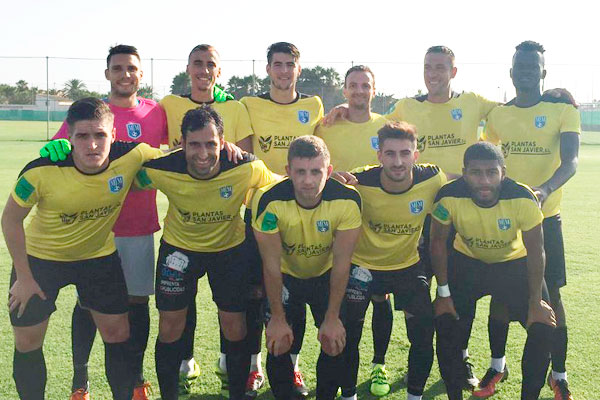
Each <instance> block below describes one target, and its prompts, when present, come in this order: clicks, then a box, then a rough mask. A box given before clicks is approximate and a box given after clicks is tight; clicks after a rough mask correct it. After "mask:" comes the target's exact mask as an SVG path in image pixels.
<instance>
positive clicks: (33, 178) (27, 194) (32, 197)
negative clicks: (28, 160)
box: [11, 169, 41, 208]
mask: <svg viewBox="0 0 600 400" xmlns="http://www.w3.org/2000/svg"><path fill="white" fill-rule="evenodd" d="M40 185H41V182H40V176H39V173H38V171H36V169H30V170H28V171H26V172H24V173H23V174H21V176H19V179H18V180H17V183H16V184H15V186H14V188H13V190H12V192H11V196H12V198H13V200H14V201H15V202H16V203H17V204H18V205H20V206H21V207H25V208H31V207H33V206H34V205H35V204H36V203H37V202H38V201H39V199H40Z"/></svg>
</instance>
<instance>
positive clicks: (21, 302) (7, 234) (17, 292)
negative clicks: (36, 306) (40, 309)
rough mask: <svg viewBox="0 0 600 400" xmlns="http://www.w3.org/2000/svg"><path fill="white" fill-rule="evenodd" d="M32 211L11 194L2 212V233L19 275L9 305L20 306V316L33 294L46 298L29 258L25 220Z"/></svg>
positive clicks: (11, 291)
mask: <svg viewBox="0 0 600 400" xmlns="http://www.w3.org/2000/svg"><path fill="white" fill-rule="evenodd" d="M30 211H31V208H28V207H21V206H20V205H19V204H17V202H16V201H15V200H14V199H13V198H12V196H9V197H8V201H7V202H6V206H5V207H4V211H3V213H2V233H3V234H4V241H5V242H6V247H7V248H8V252H9V253H10V256H11V258H12V260H13V265H14V268H15V272H16V275H17V279H16V281H15V283H14V284H13V285H12V287H11V288H10V291H9V293H10V297H9V299H8V306H9V310H10V312H12V311H13V310H14V309H16V308H17V307H18V308H19V312H18V314H17V315H18V316H19V317H20V316H21V315H22V314H23V311H25V307H26V306H27V303H28V302H29V299H31V297H32V296H33V295H36V294H37V295H38V296H40V297H41V298H42V299H44V300H46V296H45V294H44V292H42V289H40V286H39V285H38V283H37V282H36V281H35V279H34V278H33V275H32V274H31V269H30V268H29V261H28V260H27V249H26V247H25V230H24V229H23V221H24V220H25V218H26V217H27V215H28V214H29V212H30Z"/></svg>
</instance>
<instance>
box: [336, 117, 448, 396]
mask: <svg viewBox="0 0 600 400" xmlns="http://www.w3.org/2000/svg"><path fill="white" fill-rule="evenodd" d="M377 135H378V139H379V140H378V141H379V150H378V152H377V157H378V158H379V161H380V162H381V164H380V165H379V166H367V167H363V168H360V169H357V170H355V171H354V173H355V176H356V178H357V179H358V184H357V189H358V191H359V192H360V194H361V197H362V199H363V214H362V231H361V235H360V238H359V241H358V245H357V246H356V250H355V251H354V255H353V256H352V264H353V265H352V269H351V271H350V282H349V284H348V289H347V291H346V303H347V312H346V319H347V321H346V330H347V332H346V337H347V344H346V348H345V350H344V351H345V354H346V364H347V365H346V370H347V371H348V376H347V378H348V379H347V380H346V381H345V382H344V383H343V385H342V396H343V398H345V399H352V398H354V399H356V377H357V373H358V365H359V352H358V346H359V342H360V338H361V333H362V326H363V323H364V317H365V313H366V311H367V307H368V305H369V300H370V298H371V297H372V296H374V295H379V296H380V298H382V299H384V296H385V294H387V293H394V302H395V306H396V309H397V310H405V316H406V330H407V334H408V339H409V340H410V343H411V347H410V352H409V356H408V390H407V391H408V399H409V400H418V399H421V397H422V395H423V389H424V387H425V382H426V381H427V378H428V377H429V373H430V371H431V365H432V363H433V310H432V307H431V300H430V298H429V284H428V282H427V278H426V277H425V272H424V270H423V268H422V265H421V263H420V257H419V252H418V250H417V245H418V243H419V238H420V237H421V231H422V229H423V223H424V221H425V216H426V215H427V214H429V213H430V212H431V210H432V206H433V200H434V199H435V195H436V194H437V192H438V190H439V189H440V188H441V187H442V185H443V184H444V183H446V176H445V175H444V173H443V172H441V171H440V169H439V168H438V167H436V166H434V165H430V164H429V165H426V164H415V162H416V160H417V157H418V155H419V152H418V151H417V133H416V130H415V127H414V126H412V125H409V124H407V123H405V122H388V123H387V124H386V125H385V126H384V127H383V128H381V129H380V130H379V132H378V133H377ZM390 210H394V212H390ZM380 367H381V366H380ZM380 369H382V368H380ZM384 371H385V370H383V371H382V372H384ZM372 375H374V374H372ZM378 381H381V383H380V384H379V385H378V386H375V388H376V389H380V391H379V392H376V391H375V390H373V386H374V385H373V384H374V383H377V382H378ZM389 390H390V386H389V384H388V383H387V380H386V381H385V384H384V381H383V380H382V379H380V377H377V376H376V375H375V376H372V383H371V392H372V393H373V392H376V393H375V394H376V395H379V396H384V395H386V394H387V393H389Z"/></svg>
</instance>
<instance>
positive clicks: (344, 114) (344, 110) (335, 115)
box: [321, 104, 348, 127]
mask: <svg viewBox="0 0 600 400" xmlns="http://www.w3.org/2000/svg"><path fill="white" fill-rule="evenodd" d="M346 118H348V104H340V105H338V106H335V107H333V108H332V109H331V110H330V111H329V112H328V113H327V115H326V116H324V117H323V119H322V120H321V124H322V125H323V126H325V127H327V126H331V125H333V124H334V123H335V121H339V120H340V119H346Z"/></svg>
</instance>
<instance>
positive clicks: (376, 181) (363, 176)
mask: <svg viewBox="0 0 600 400" xmlns="http://www.w3.org/2000/svg"><path fill="white" fill-rule="evenodd" d="M351 172H352V174H353V175H354V176H355V177H356V179H357V180H358V184H359V185H361V186H370V187H381V165H365V166H364V167H359V168H356V169H354V170H352V171H351Z"/></svg>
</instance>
